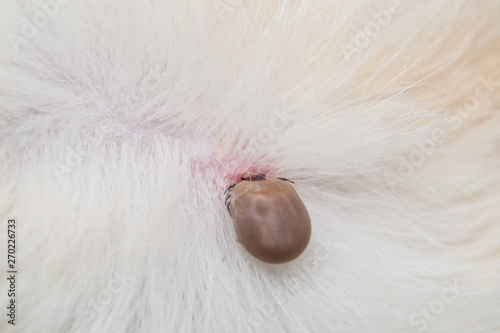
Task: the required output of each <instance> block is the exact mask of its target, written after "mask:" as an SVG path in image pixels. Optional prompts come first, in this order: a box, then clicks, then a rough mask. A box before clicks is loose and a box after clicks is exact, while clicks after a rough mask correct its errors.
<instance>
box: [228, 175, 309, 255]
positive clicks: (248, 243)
mask: <svg viewBox="0 0 500 333" xmlns="http://www.w3.org/2000/svg"><path fill="white" fill-rule="evenodd" d="M290 183H293V182H292V181H290V180H288V179H286V178H266V176H265V175H264V174H249V175H248V176H247V177H241V181H240V182H238V183H235V184H233V185H231V186H229V187H228V188H227V189H226V191H225V192H224V193H225V194H227V196H226V200H225V205H226V207H227V209H228V211H229V214H231V216H232V217H233V220H234V228H235V230H236V235H237V236H238V239H239V240H240V243H241V244H242V245H243V246H244V247H245V249H246V250H247V251H248V252H250V254H252V255H253V256H254V257H256V258H257V259H259V260H262V261H264V262H267V263H272V264H281V263H285V262H288V261H291V260H293V259H295V258H297V257H298V256H299V255H300V254H301V253H302V252H303V251H304V250H305V248H306V247H307V244H308V243H309V239H310V238H311V219H310V218H309V213H308V212H307V209H306V207H305V206H304V203H303V202H302V200H301V199H300V197H299V195H298V194H297V192H296V191H295V189H294V188H293V186H292V185H290Z"/></svg>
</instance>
